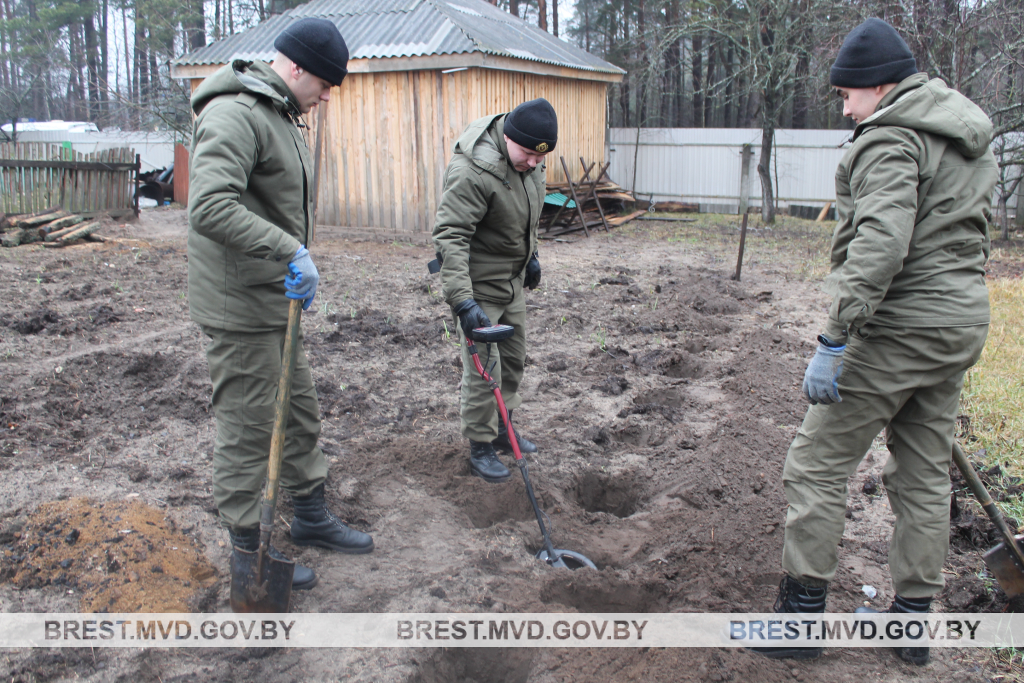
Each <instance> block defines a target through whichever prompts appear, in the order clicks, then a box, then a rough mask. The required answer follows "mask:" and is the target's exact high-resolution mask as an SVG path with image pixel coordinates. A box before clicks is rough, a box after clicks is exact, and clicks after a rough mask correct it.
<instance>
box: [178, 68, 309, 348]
mask: <svg viewBox="0 0 1024 683" xmlns="http://www.w3.org/2000/svg"><path fill="white" fill-rule="evenodd" d="M293 102H294V95H293V94H292V93H291V91H290V90H289V88H288V86H287V85H285V83H284V81H283V80H281V77H280V76H278V75H277V74H276V73H275V72H274V71H273V70H272V69H271V68H270V67H269V66H268V65H266V64H264V63H263V62H247V61H243V60H235V61H234V62H233V63H231V64H229V65H227V66H225V67H223V68H222V69H220V70H218V71H217V72H216V73H215V74H213V75H212V76H210V77H209V78H207V79H206V80H205V81H204V82H203V84H202V85H200V86H199V88H197V89H196V91H195V93H193V95H192V109H193V110H194V111H195V113H196V115H197V117H198V118H196V121H195V126H194V128H193V134H192V159H191V164H190V167H189V196H188V225H189V231H188V291H189V297H188V302H189V312H190V313H191V315H192V319H193V320H195V321H196V322H197V323H199V324H201V325H208V326H210V327H216V328H220V329H225V330H237V331H267V330H271V329H275V328H280V327H284V326H285V325H286V324H287V322H288V299H287V298H285V295H284V278H285V275H287V274H288V262H289V261H290V260H291V258H292V257H293V256H294V255H295V252H296V251H297V250H298V248H299V247H300V246H301V245H304V244H306V237H307V234H308V229H309V221H310V217H311V216H312V215H313V208H312V197H310V194H311V193H310V192H309V191H308V190H307V188H308V187H309V186H310V183H311V179H312V164H311V163H310V155H309V150H308V149H307V147H306V142H305V139H304V138H303V136H302V134H301V133H300V131H299V129H298V128H297V127H296V124H295V121H297V120H298V115H299V114H298V111H297V110H296V109H295V107H294V105H293Z"/></svg>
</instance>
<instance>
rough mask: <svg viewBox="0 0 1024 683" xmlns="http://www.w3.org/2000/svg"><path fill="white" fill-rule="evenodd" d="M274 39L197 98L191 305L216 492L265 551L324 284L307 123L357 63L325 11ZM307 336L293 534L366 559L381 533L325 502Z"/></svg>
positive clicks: (243, 535) (310, 577) (234, 528)
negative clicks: (259, 56)
mask: <svg viewBox="0 0 1024 683" xmlns="http://www.w3.org/2000/svg"><path fill="white" fill-rule="evenodd" d="M274 45H275V47H276V48H277V50H278V53H277V55H276V57H275V59H274V61H273V63H272V64H270V65H267V64H264V63H262V62H248V61H243V60H235V61H234V62H232V63H231V64H229V65H227V66H225V67H224V68H222V69H220V70H219V71H217V72H216V73H215V74H213V75H212V76H210V77H209V78H207V79H206V80H205V81H204V82H203V84H202V85H201V86H200V87H199V88H198V89H196V91H195V93H194V94H193V95H192V109H193V110H194V111H195V114H196V117H197V118H196V121H195V126H194V130H193V136H192V159H191V165H190V179H191V183H190V187H189V202H188V217H189V232H188V281H189V312H190V313H191V316H192V319H193V320H195V321H196V322H197V323H198V324H199V325H200V326H201V327H202V330H203V332H204V333H205V334H206V335H207V336H208V337H209V338H210V343H209V345H208V346H207V359H208V360H209V364H210V379H211V380H212V383H213V399H212V401H213V410H214V414H215V416H216V420H217V439H216V443H215V445H214V452H213V495H214V500H215V501H216V503H217V508H218V510H219V512H220V516H221V520H222V522H223V524H224V525H225V526H226V527H227V528H228V529H229V531H230V536H231V543H232V547H233V548H241V549H242V550H248V551H254V550H256V549H257V548H258V546H259V526H258V525H259V507H260V500H261V493H262V488H263V482H264V479H265V477H266V473H267V464H268V459H269V453H270V438H271V432H272V431H273V423H274V401H275V398H276V395H277V386H278V381H279V379H280V376H281V361H282V352H283V346H284V338H285V328H286V326H287V320H288V300H289V299H301V300H302V301H303V302H304V304H303V308H309V305H310V304H311V303H312V301H313V298H314V297H315V296H316V287H317V283H318V281H319V274H318V273H317V270H316V266H315V265H314V264H313V261H312V258H311V257H310V255H309V251H308V250H307V249H306V247H305V245H306V243H307V240H308V236H309V228H310V221H311V219H312V216H313V203H312V202H313V197H312V196H311V195H312V193H311V187H310V185H311V180H312V177H313V174H312V164H311V163H310V156H309V150H308V149H307V147H306V141H305V139H304V137H303V136H302V133H301V132H300V130H299V128H298V127H299V126H301V125H302V120H301V118H300V117H301V115H302V114H305V113H307V112H308V111H309V110H310V109H311V108H312V107H314V106H316V105H317V104H318V103H319V102H321V101H324V102H326V101H327V99H328V97H329V96H330V89H331V87H332V86H336V85H339V84H340V83H341V81H342V79H343V78H344V77H345V74H346V73H347V70H346V66H347V63H348V49H347V47H346V46H345V41H344V40H343V39H342V37H341V34H340V33H339V32H338V29H337V27H335V26H334V24H332V23H331V22H329V21H326V20H323V19H308V18H307V19H301V20H299V21H296V22H295V23H293V24H292V25H291V26H289V27H288V28H287V29H285V31H284V32H282V33H281V35H280V36H278V38H277V40H276V41H275V43H274ZM299 344H300V345H299V349H298V352H297V356H296V365H295V369H294V379H293V384H292V397H291V404H290V413H289V419H288V425H287V429H286V438H285V445H284V455H283V461H282V463H281V488H282V489H283V490H284V491H286V492H288V493H289V494H290V495H291V498H292V501H293V503H294V508H295V518H294V520H293V521H292V525H291V536H292V539H293V541H294V542H295V543H297V544H299V545H317V546H321V547H325V548H330V549H333V550H338V551H340V552H345V553H367V552H370V551H371V550H373V540H372V539H371V538H370V537H369V536H368V535H367V534H364V533H361V532H359V531H355V530H353V529H350V528H348V527H347V526H345V525H344V524H343V523H342V522H341V521H340V520H339V519H338V518H337V517H335V516H334V515H333V514H331V512H330V511H329V510H328V509H327V507H326V504H325V501H324V485H323V482H324V480H325V479H326V477H327V463H326V462H325V459H324V454H323V452H322V451H321V450H320V448H319V447H318V446H317V440H318V438H319V435H320V406H319V404H318V402H317V395H316V389H315V388H314V385H313V379H312V376H311V374H310V369H309V363H308V362H307V360H306V355H305V352H304V351H303V349H302V346H301V337H300V342H299ZM271 552H272V554H275V556H277V557H280V555H279V554H278V553H277V551H276V550H272V551H271ZM232 557H233V558H235V557H236V555H235V554H234V552H233V555H232ZM316 582H317V579H316V576H315V575H314V573H313V572H312V570H310V569H308V568H306V567H302V566H296V567H295V576H294V582H293V587H294V588H299V589H301V588H312V587H313V586H314V585H315V584H316Z"/></svg>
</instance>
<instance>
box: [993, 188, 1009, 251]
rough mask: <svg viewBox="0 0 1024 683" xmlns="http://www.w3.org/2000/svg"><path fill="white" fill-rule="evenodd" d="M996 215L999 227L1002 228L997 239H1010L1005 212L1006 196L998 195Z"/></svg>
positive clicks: (1007, 218) (1007, 217)
mask: <svg viewBox="0 0 1024 683" xmlns="http://www.w3.org/2000/svg"><path fill="white" fill-rule="evenodd" d="M996 215H997V216H999V225H1000V226H1001V227H1002V230H1001V231H1000V235H999V237H1000V238H1001V239H1003V240H1008V239H1010V217H1009V216H1008V215H1007V212H1006V195H1004V194H1003V193H1001V192H1000V193H999V202H998V203H997V204H996Z"/></svg>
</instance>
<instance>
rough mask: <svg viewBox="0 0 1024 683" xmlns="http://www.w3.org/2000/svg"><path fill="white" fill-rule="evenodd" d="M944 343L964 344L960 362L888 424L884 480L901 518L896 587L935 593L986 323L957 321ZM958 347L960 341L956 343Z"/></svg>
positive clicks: (893, 559) (904, 593) (892, 566)
mask: <svg viewBox="0 0 1024 683" xmlns="http://www.w3.org/2000/svg"><path fill="white" fill-rule="evenodd" d="M950 333H951V334H950V335H949V336H950V337H951V338H949V339H939V340H937V342H936V343H938V344H942V343H944V342H945V343H946V344H949V345H952V346H955V347H957V348H958V349H960V350H961V351H960V355H961V356H966V357H964V358H963V359H962V361H961V362H962V365H963V367H962V369H959V370H957V369H956V368H952V370H953V372H952V374H951V375H950V376H948V377H946V378H945V379H943V380H942V381H939V382H937V383H935V384H933V385H931V386H926V387H921V388H919V389H917V390H916V391H915V392H914V395H913V396H912V397H911V398H910V399H909V400H908V401H907V402H906V403H905V404H904V405H903V407H902V408H901V409H900V411H899V412H898V413H897V414H896V415H895V416H894V417H893V419H892V421H891V422H890V424H889V427H888V428H887V429H886V445H887V446H888V448H889V460H888V461H887V462H886V464H885V469H884V470H883V473H882V482H883V483H884V485H885V488H886V492H887V493H888V495H889V502H890V505H891V506H892V511H893V514H894V515H895V516H896V525H895V529H894V530H893V535H892V542H891V543H890V546H889V571H890V573H891V574H892V580H893V586H894V588H895V589H896V594H897V595H899V596H901V597H904V598H929V597H932V596H933V595H935V594H936V593H938V592H939V591H941V590H942V588H943V586H944V585H945V581H944V579H943V576H942V565H943V563H944V562H945V561H946V555H947V553H948V552H949V494H950V482H949V463H950V460H951V458H952V450H953V433H954V430H955V427H956V416H957V414H958V412H959V407H960V391H961V389H962V388H963V382H964V374H965V372H966V370H967V368H969V367H970V366H971V365H973V364H974V363H975V362H976V361H977V356H978V355H980V353H981V348H982V346H983V345H984V338H985V337H984V334H985V330H984V329H979V328H974V327H968V328H953V329H952V330H950ZM954 351H955V349H954Z"/></svg>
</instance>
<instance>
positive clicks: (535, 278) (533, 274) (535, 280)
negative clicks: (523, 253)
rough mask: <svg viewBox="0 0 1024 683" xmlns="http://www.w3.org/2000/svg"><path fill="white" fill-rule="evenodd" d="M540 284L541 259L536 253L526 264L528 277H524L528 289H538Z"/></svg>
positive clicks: (524, 283)
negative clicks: (538, 258)
mask: <svg viewBox="0 0 1024 683" xmlns="http://www.w3.org/2000/svg"><path fill="white" fill-rule="evenodd" d="M538 285H540V261H538V260H537V255H536V254H534V255H533V257H532V258H531V259H530V262H529V263H527V264H526V277H525V278H523V286H524V287H526V288H527V289H537V287H538Z"/></svg>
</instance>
